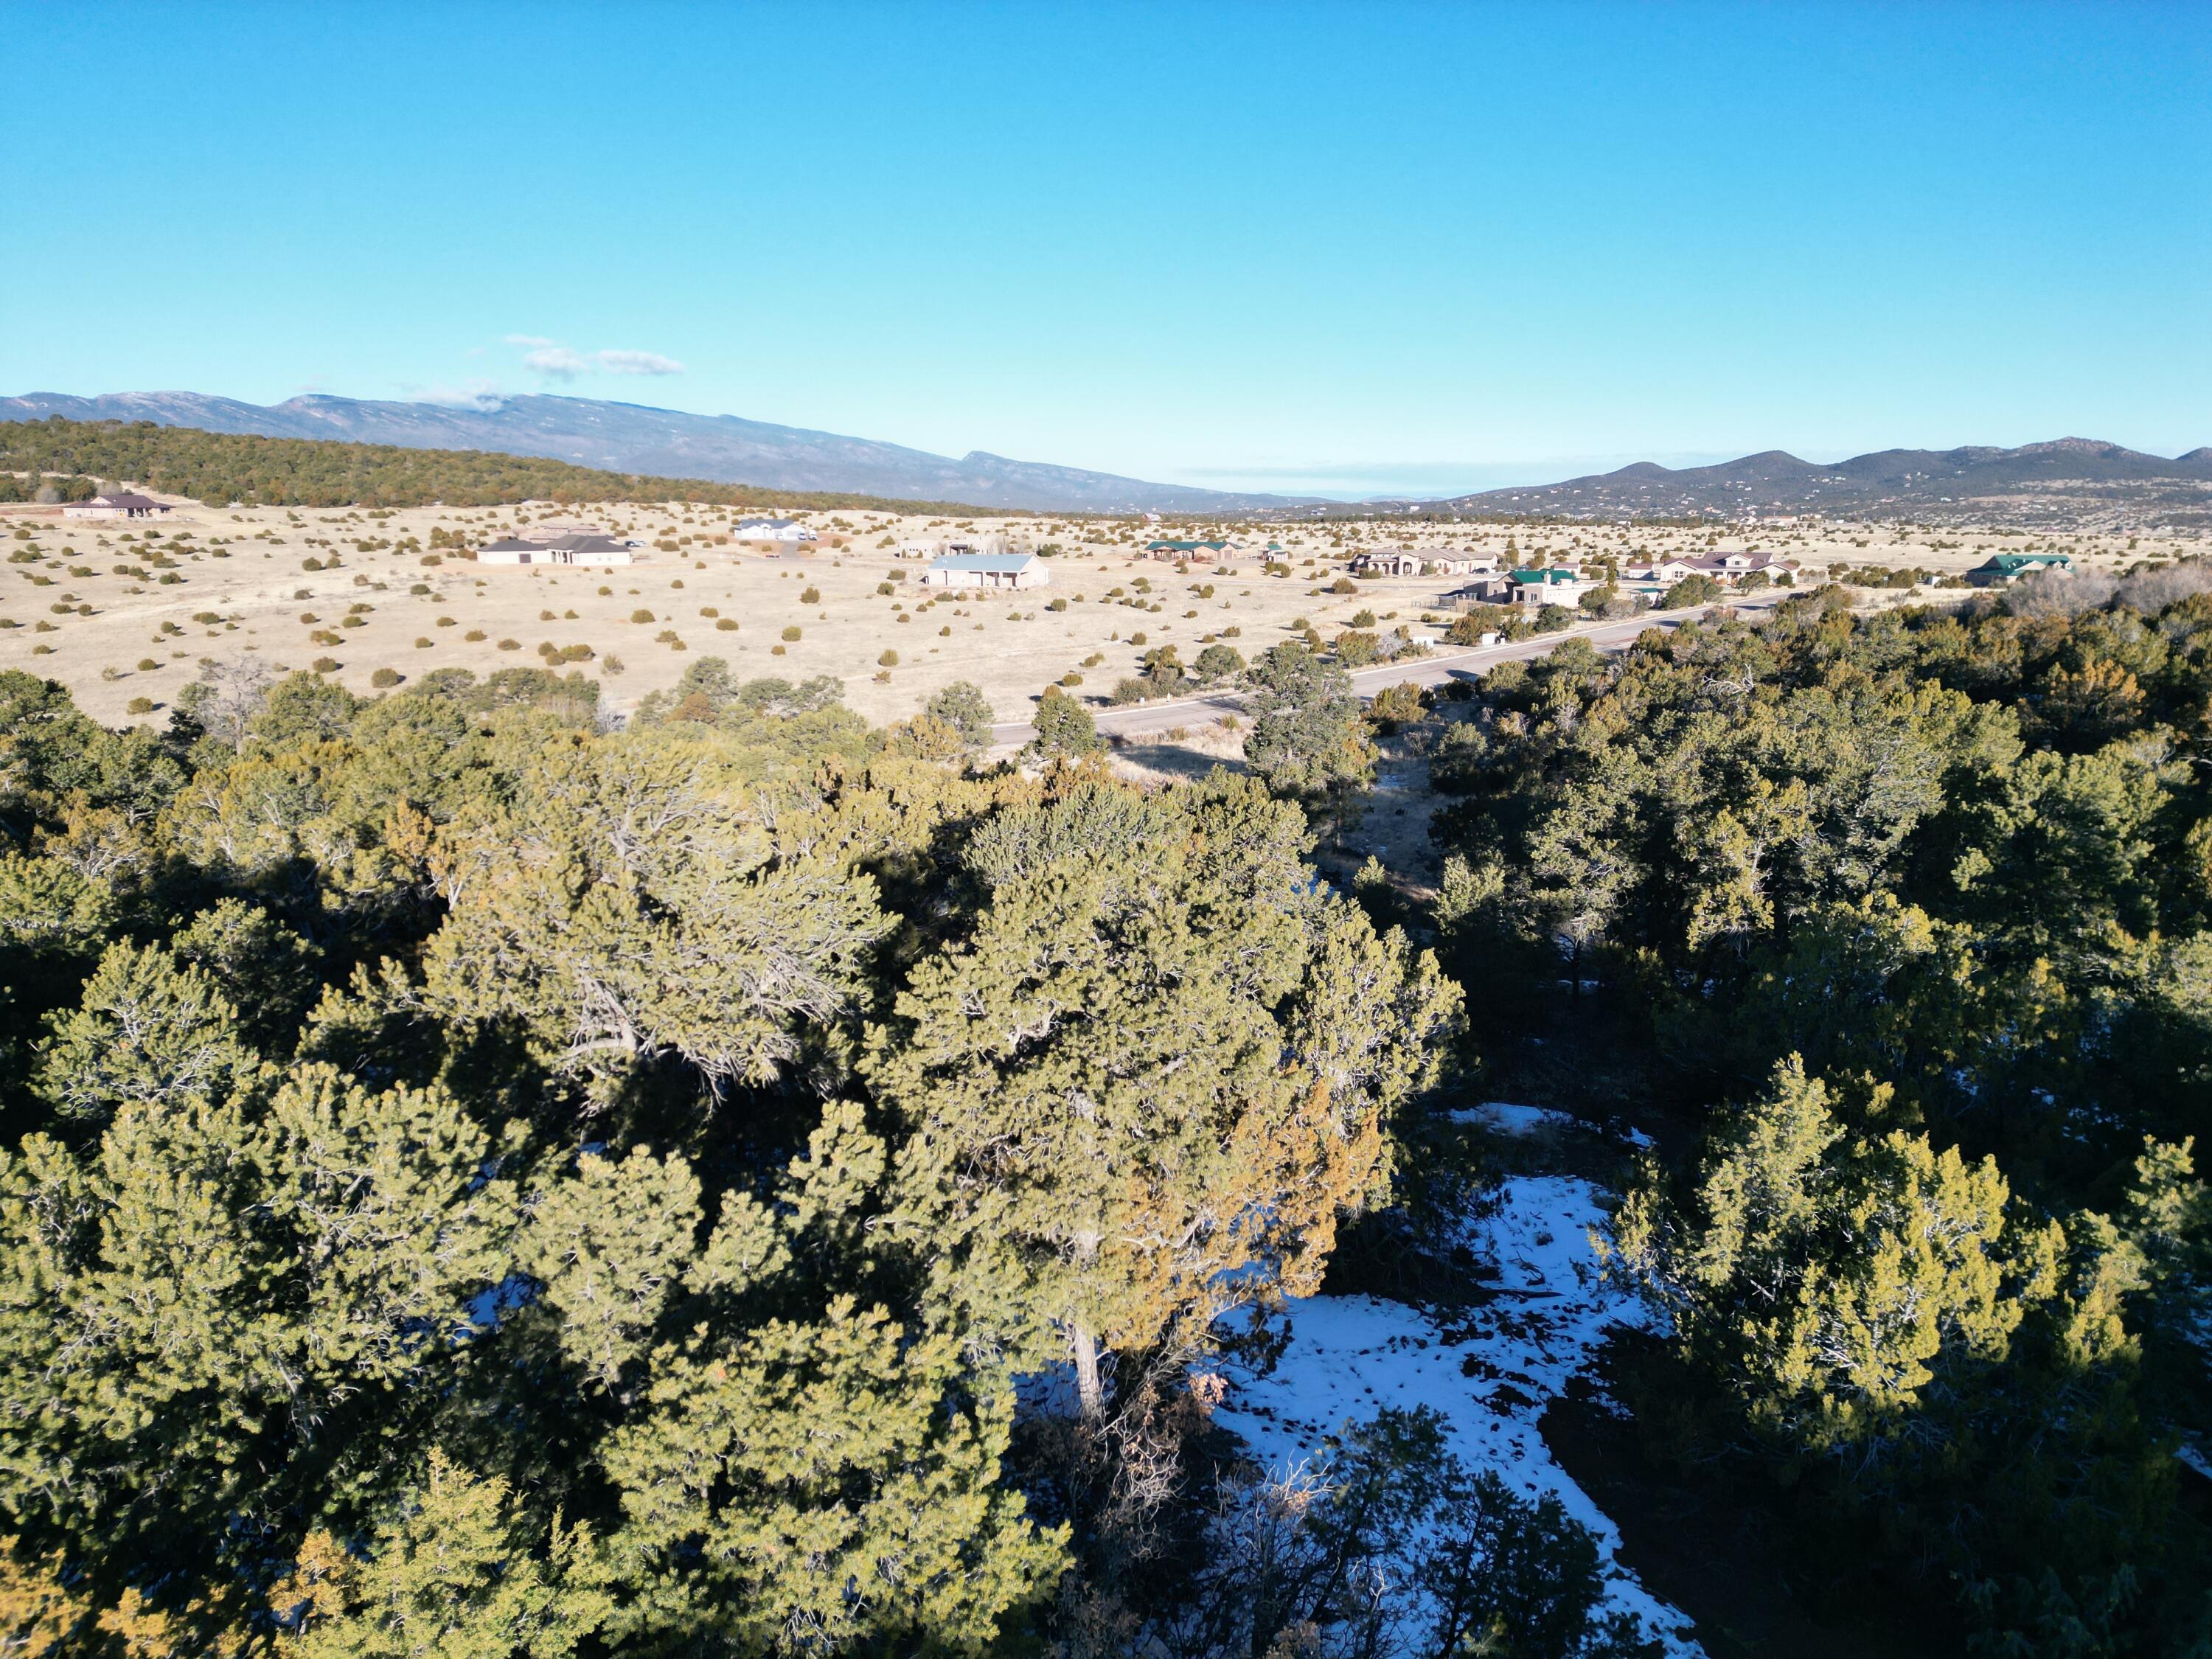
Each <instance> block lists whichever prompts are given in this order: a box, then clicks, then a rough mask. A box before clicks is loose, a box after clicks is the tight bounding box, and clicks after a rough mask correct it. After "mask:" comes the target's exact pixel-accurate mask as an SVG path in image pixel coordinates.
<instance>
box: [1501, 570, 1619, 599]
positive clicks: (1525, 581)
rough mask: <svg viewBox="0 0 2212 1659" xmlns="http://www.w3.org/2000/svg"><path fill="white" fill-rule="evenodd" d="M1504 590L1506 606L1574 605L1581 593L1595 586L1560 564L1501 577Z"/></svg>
mask: <svg viewBox="0 0 2212 1659" xmlns="http://www.w3.org/2000/svg"><path fill="white" fill-rule="evenodd" d="M1505 584H1506V587H1507V589H1508V593H1507V600H1506V602H1507V603H1508V604H1510V605H1575V604H1577V603H1579V602H1580V601H1581V599H1582V597H1583V594H1584V593H1587V592H1589V591H1590V590H1591V589H1592V588H1595V587H1596V586H1598V584H1597V583H1595V582H1593V581H1585V580H1583V578H1582V577H1581V576H1580V575H1579V574H1577V573H1576V572H1574V571H1571V570H1569V569H1566V568H1564V567H1561V566H1554V567H1553V568H1551V569H1548V570H1543V569H1538V570H1515V571H1511V572H1509V573H1508V574H1507V575H1506V578H1505Z"/></svg>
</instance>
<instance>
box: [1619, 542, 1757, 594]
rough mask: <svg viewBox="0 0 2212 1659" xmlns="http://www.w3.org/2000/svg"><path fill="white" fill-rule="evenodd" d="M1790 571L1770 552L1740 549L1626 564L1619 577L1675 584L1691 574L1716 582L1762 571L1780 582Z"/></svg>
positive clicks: (1636, 580)
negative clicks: (1748, 551) (1751, 551)
mask: <svg viewBox="0 0 2212 1659" xmlns="http://www.w3.org/2000/svg"><path fill="white" fill-rule="evenodd" d="M1753 574H1760V575H1764V576H1765V577H1766V578H1767V579H1768V580H1770V581H1779V580H1781V579H1782V578H1783V577H1784V576H1786V575H1789V574H1790V566H1789V564H1788V563H1787V562H1784V561H1783V560H1781V559H1778V558H1776V557H1774V556H1772V555H1771V554H1767V553H1746V552H1742V551H1741V550H1737V551H1734V552H1727V553H1715V554H1711V555H1709V556H1705V557H1702V558H1695V559H1685V558H1672V559H1656V560H1652V561H1650V562H1646V563H1643V564H1632V565H1627V566H1625V567H1623V568H1622V570H1621V573H1620V578H1621V580H1623V581H1624V582H1654V583H1657V584H1658V585H1660V586H1673V585H1674V583H1676V582H1679V581H1680V580H1683V579H1684V578H1685V577H1688V576H1711V578H1712V579H1713V580H1715V581H1723V582H1725V581H1734V580H1737V579H1738V578H1740V577H1743V576H1749V575H1753Z"/></svg>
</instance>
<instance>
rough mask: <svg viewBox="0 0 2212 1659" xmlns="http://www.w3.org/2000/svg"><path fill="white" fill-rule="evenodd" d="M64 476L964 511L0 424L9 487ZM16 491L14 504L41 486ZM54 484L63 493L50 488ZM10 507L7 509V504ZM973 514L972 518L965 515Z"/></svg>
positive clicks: (186, 488) (248, 490) (321, 499)
mask: <svg viewBox="0 0 2212 1659" xmlns="http://www.w3.org/2000/svg"><path fill="white" fill-rule="evenodd" d="M12 473H21V474H26V475H28V479H35V478H36V477H37V475H39V474H40V473H58V474H62V475H64V478H63V479H62V480H60V482H62V483H65V484H66V485H67V486H68V488H67V489H65V490H64V498H65V499H68V500H72V501H82V500H85V499H87V498H88V496H90V495H93V494H94V493H95V492H96V490H97V489H98V488H99V487H100V486H99V483H97V482H95V481H106V482H108V483H113V482H115V481H118V480H122V479H128V480H130V481H131V483H136V484H139V485H141V486H143V487H144V488H146V489H157V490H161V491H163V492H165V493H167V494H169V495H189V496H191V497H192V498H193V499H194V500H196V501H205V502H206V503H208V504H209V505H210V506H213V507H221V506H224V505H226V504H228V503H229V502H232V501H238V502H242V503H244V504H245V505H246V506H249V507H252V506H271V507H343V506H349V505H351V506H360V507H427V506H429V505H431V504H432V503H434V502H442V503H443V504H445V505H446V506H448V507H489V506H494V505H497V504H500V503H504V502H510V501H562V502H571V501H577V502H580V501H709V502H714V503H715V504H717V505H721V506H729V507H823V508H834V507H847V508H858V509H869V508H872V509H875V510H878V511H883V512H944V511H951V510H954V509H953V507H952V504H951V503H947V502H941V501H882V500H878V499H877V498H876V497H874V496H869V495H808V494H802V493H793V492H792V491H788V490H773V489H753V488H750V486H747V485H744V484H725V483H707V482H704V481H702V480H701V479H697V478H656V477H646V476H643V475H641V474H630V473H621V472H601V471H594V470H593V469H592V468H590V467H582V466H571V465H568V463H567V462H565V461H550V460H544V459H539V458H538V457H535V456H529V455H501V454H495V453H490V452H489V451H484V450H463V449H403V448H400V447H397V446H395V445H391V444H355V443H332V442H325V441H319V440H315V439H308V438H259V437H248V436H240V435H235V434H230V433H221V432H200V431H196V430H194V429H192V428H189V427H174V426H156V425H155V424H154V423H153V422H150V421H137V422H131V423H129V424H127V425H126V424H125V423H123V422H114V421H97V422H87V421H69V420H64V419H62V418H61V417H60V416H52V417H50V418H48V419H46V420H43V421H7V422H0V483H4V481H5V475H8V474H12ZM28 479H18V480H15V489H16V490H17V491H19V492H23V493H20V494H17V495H15V496H14V499H21V500H27V499H29V498H30V493H31V492H32V491H33V490H34V489H35V486H34V485H33V484H32V483H29V482H28ZM49 482H54V481H52V480H49ZM8 498H9V497H7V496H5V495H0V499H8ZM957 510H960V511H963V512H968V511H973V510H974V509H972V508H960V509H957Z"/></svg>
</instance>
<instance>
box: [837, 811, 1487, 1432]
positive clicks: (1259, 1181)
mask: <svg viewBox="0 0 2212 1659" xmlns="http://www.w3.org/2000/svg"><path fill="white" fill-rule="evenodd" d="M1303 845H1304V825H1303V822H1302V820H1301V818H1300V817H1299V815H1298V814H1297V812H1296V811H1295V810H1292V809H1289V808H1286V807H1284V806H1280V805H1268V804H1267V803H1266V802H1265V798H1264V796H1263V795H1261V793H1260V792H1259V791H1258V790H1257V788H1256V787H1255V786H1253V785H1252V784H1250V783H1249V782H1243V781H1233V782H1232V781H1218V782H1216V783H1215V784H1214V785H1213V786H1212V787H1210V788H1209V789H1207V790H1205V791H1200V792H1194V793H1191V794H1189V795H1188V796H1184V797H1178V798H1176V799H1166V800H1149V799H1145V798H1143V797H1141V796H1139V795H1137V794H1135V793H1133V792H1132V791H1129V790H1127V789H1124V788H1121V787H1116V786H1113V785H1109V784H1091V785H1086V786H1084V787H1080V788H1079V789H1078V790H1077V791H1076V792H1075V793H1073V794H1071V795H1069V796H1068V797H1066V799H1060V800H1057V801H1054V802H1052V803H1050V804H1048V805H1042V806H1039V807H1035V808H1029V809H1022V810H1016V811H1012V812H1009V813H1007V814H1006V815H1004V817H1002V818H1001V819H1000V820H999V821H997V822H995V823H994V824H992V825H991V826H990V827H989V829H987V831H986V832H985V833H983V834H981V835H979V836H978V837H977V839H976V842H975V848H974V851H973V853H972V854H971V857H972V859H973V861H974V864H975V867H976V869H977V870H978V872H979V873H980V874H981V876H982V878H983V879H984V880H985V881H986V883H987V884H988V888H989V897H988V901H987V904H986V905H985V907H984V908H983V911H982V914H981V915H980V916H979V917H978V919H977V921H976V925H975V929H974V931H973V933H972V934H971V935H970V936H969V937H968V938H966V939H962V940H960V941H958V942H957V943H956V944H954V945H950V946H948V947H946V948H945V950H943V951H940V952H939V953H938V954H937V955H935V956H934V957H931V958H928V959H926V960H924V961H922V962H921V963H917V964H916V966H915V969H914V971H913V973H912V974H911V975H910V977H909V981H908V988H907V989H906V990H905V991H904V992H903V993H902V994H901V995H900V997H899V999H898V1002H897V1006H896V1018H894V1019H893V1020H892V1021H891V1022H890V1024H888V1025H886V1026H885V1027H884V1028H882V1029H881V1030H878V1031H877V1032H875V1033H874V1034H873V1036H872V1040H871V1045H870V1052H869V1056H868V1059H867V1061H866V1066H865V1067H864V1071H865V1073H866V1076H867V1077H868V1079H869V1081H870V1083H871V1085H872V1087H873V1088H874V1089H875V1091H877V1093H878V1096H879V1097H880V1098H881V1099H882V1100H883V1101H884V1103H886V1105H887V1106H889V1108H890V1109H891V1110H892V1111H893V1113H894V1114H895V1115H896V1118H897V1119H898V1121H901V1122H902V1124H903V1125H904V1126H906V1129H907V1137H908V1138H907V1139H906V1142H905V1145H904V1147H903V1149H902V1152H901V1153H900V1156H899V1168H898V1177H897V1188H898V1194H899V1198H898V1205H899V1210H898V1213H899V1221H900V1225H901V1226H902V1229H903V1230H904V1231H905V1233H906V1235H907V1236H908V1237H910V1238H912V1239H914V1240H915V1241H916V1243H917V1247H919V1246H920V1244H921V1243H922V1242H923V1241H925V1240H926V1241H929V1246H930V1248H931V1249H933V1251H934V1252H936V1253H937V1255H939V1270H940V1274H941V1281H942V1285H943V1288H944V1290H945V1293H946V1294H948V1295H949V1296H950V1297H951V1298H952V1299H953V1300H954V1301H955V1302H956V1303H957V1304H960V1305H962V1306H963V1307H964V1308H965V1309H966V1310H968V1314H969V1317H971V1318H973V1319H974V1320H975V1321H976V1322H978V1323H979V1324H980V1325H981V1326H982V1327H984V1328H996V1329H999V1330H1001V1331H1002V1332H1004V1333H1005V1334H1006V1340H1008V1341H1010V1342H1012V1343H1013V1344H1015V1345H1017V1346H1019V1347H1021V1348H1022V1349H1023V1350H1024V1351H1028V1352H1039V1351H1042V1349H1044V1348H1047V1347H1048V1346H1052V1345H1053V1339H1052V1338H1051V1336H1050V1333H1053V1332H1057V1333H1058V1334H1059V1336H1058V1343H1059V1345H1060V1351H1061V1352H1066V1353H1068V1354H1070V1355H1072V1357H1073V1361H1074V1364H1075V1367H1076V1373H1077V1377H1078V1383H1079V1390H1080V1395H1081V1398H1082V1401H1083V1406H1084V1409H1085V1412H1086V1413H1091V1414H1095V1413H1097V1412H1099V1411H1100V1410H1102V1409H1103V1401H1104V1389H1103V1379H1102V1375H1101V1364H1100V1360H1101V1352H1102V1350H1104V1349H1113V1348H1129V1349H1134V1350H1140V1351H1141V1350H1145V1349H1149V1348H1152V1347H1153V1346H1156V1345H1158V1344H1160V1343H1162V1342H1164V1341H1170V1340H1173V1341H1176V1342H1178V1343H1182V1344H1194V1343H1199V1342H1202V1341H1203V1340H1205V1338H1206V1330H1207V1328H1208V1326H1209V1325H1210V1324H1211V1322H1212V1320H1213V1319H1214V1318H1215V1317H1216V1316H1218V1315H1220V1314H1221V1313H1223V1312H1224V1311H1225V1310H1227V1309H1228V1308H1230V1307H1231V1306H1233V1305H1234V1304H1237V1303H1238V1302H1240V1301H1244V1300H1249V1299H1251V1298H1254V1297H1267V1296H1269V1295H1273V1294H1275V1293H1278V1292H1281V1291H1291V1292H1303V1291H1310V1290H1311V1289H1312V1288H1313V1287H1314V1286H1315V1285H1316V1283H1317V1282H1318V1280H1319V1278H1320V1273H1321V1270H1322V1266H1323V1264H1324V1263H1325V1262H1326V1261H1327V1259H1328V1252H1329V1249H1330V1247H1331V1245H1332V1243H1333V1242H1334V1229H1335V1225H1336V1220H1337V1217H1338V1215H1339V1214H1340V1212H1344V1211H1346V1210H1353V1209H1357V1208H1358V1207H1359V1206H1362V1205H1363V1204H1365V1203H1367V1202H1369V1201H1371V1200H1374V1199H1375V1198H1376V1197H1378V1196H1380V1194H1381V1193H1382V1191H1383V1188H1384V1186H1385V1183H1386V1179H1387V1174H1388V1168H1387V1154H1386V1147H1387V1145H1388V1141H1387V1137H1386V1129H1387V1125H1388V1121H1389V1115H1390V1113H1391V1112H1392V1110H1393V1109H1395V1107H1396V1106H1397V1105H1398V1104H1399V1103H1400V1102H1401V1101H1402V1100H1403V1099H1404V1098H1405V1097H1407V1095H1408V1094H1409V1093H1411V1092H1412V1091H1413V1090H1414V1089H1416V1088H1418V1087H1419V1086H1420V1085H1422V1084H1423V1083H1424V1082H1425V1080H1426V1079H1428V1078H1429V1076H1430V1075H1431V1068H1432V1065H1433V1061H1432V1060H1431V1056H1430V1054H1429V1052H1428V1048H1427V1045H1428V1043H1429V1042H1430V1040H1431V1037H1432V1036H1434V1035H1435V1034H1436V1033H1437V1030H1439V1029H1440V1028H1441V1027H1442V1026H1443V1024H1445V1023H1446V1022H1447V1021H1448V1020H1449V1018H1451V1016H1452V1012H1453V1010H1454V1008H1455V1002H1456V989H1455V987H1451V986H1449V984H1447V983H1446V982H1445V981H1443V980H1442V979H1441V978H1440V977H1439V976H1438V975H1437V972H1436V969H1435V964H1434V963H1433V962H1432V961H1431V959H1430V958H1429V957H1427V956H1426V955H1420V956H1418V957H1417V956H1416V955H1415V953H1414V952H1413V951H1412V950H1411V949H1410V948H1409V947H1408V946H1407V945H1406V943H1405V941H1404V939H1402V938H1401V937H1400V936H1398V935H1396V934H1395V933H1394V934H1392V935H1390V936H1389V937H1388V938H1384V939H1378V938H1376V936H1375V934H1374V933H1373V932H1372V930H1371V929H1370V927H1368V924H1367V922H1366V920H1365V918H1364V915H1361V914H1360V913H1359V912H1358V910H1357V909H1356V908H1353V907H1352V906H1349V905H1346V904H1344V903H1341V902H1337V901H1334V900H1331V899H1327V898H1323V897H1321V896H1316V893H1315V892H1314V891H1313V890H1312V887H1311V884H1310V878H1309V877H1306V876H1305V874H1304V870H1303V868H1302V866H1300V865H1299V863H1298V861H1297V851H1298V849H1300V848H1302V847H1303Z"/></svg>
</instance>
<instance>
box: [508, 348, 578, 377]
mask: <svg viewBox="0 0 2212 1659" xmlns="http://www.w3.org/2000/svg"><path fill="white" fill-rule="evenodd" d="M522 366H523V367H524V368H528V369H534V370H535V371H536V372H537V373H538V374H544V375H547V376H549V377H550V378H551V379H553V380H574V379H575V378H576V377H577V376H578V375H579V374H583V373H585V372H586V370H588V369H589V368H591V366H592V361H591V359H590V358H588V357H586V356H584V355H583V354H582V353H581V352H577V351H571V350H569V349H568V347H567V346H564V345H548V346H541V347H539V348H538V349H537V350H535V351H529V352H525V353H524V354H523V357H522Z"/></svg>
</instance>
